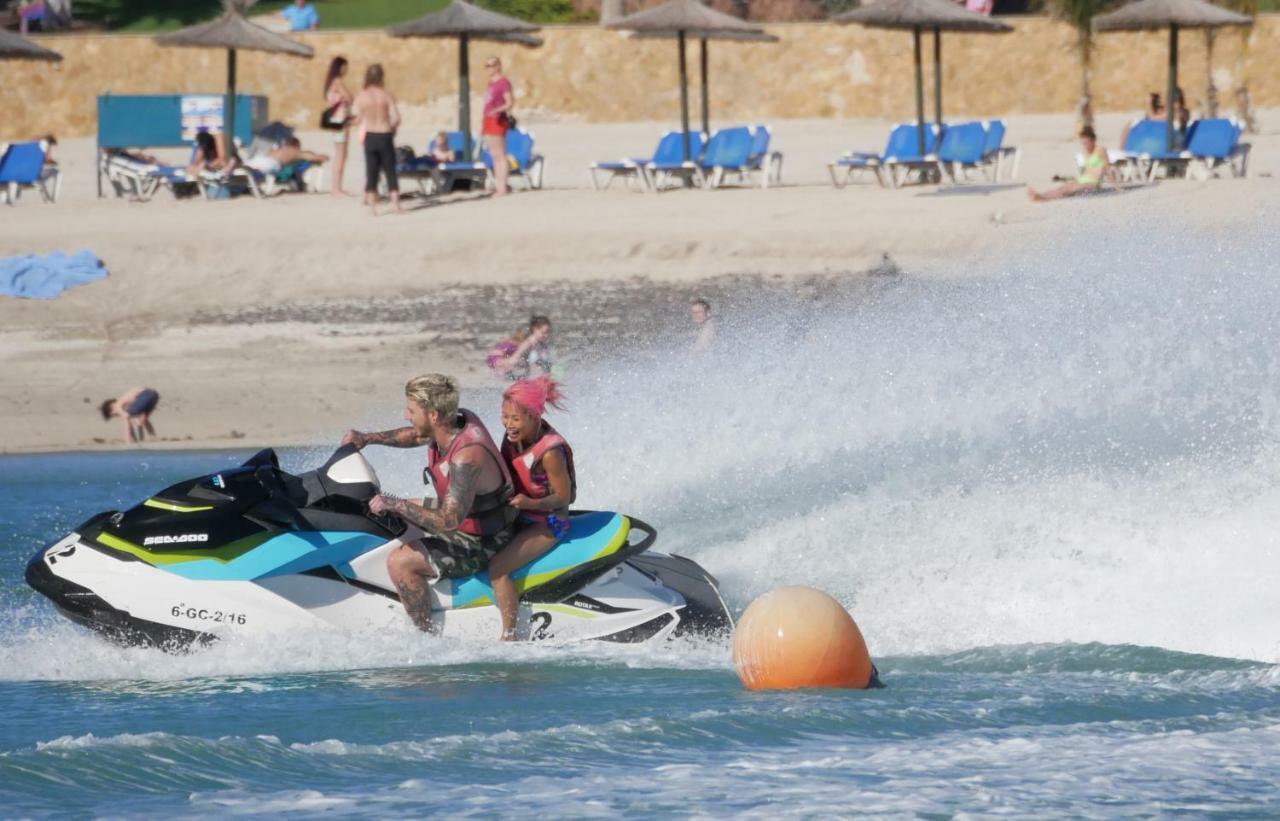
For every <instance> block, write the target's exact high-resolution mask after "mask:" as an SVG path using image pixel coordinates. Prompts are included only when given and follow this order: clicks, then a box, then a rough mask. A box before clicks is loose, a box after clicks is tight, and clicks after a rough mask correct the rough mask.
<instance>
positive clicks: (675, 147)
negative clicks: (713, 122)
mask: <svg viewBox="0 0 1280 821" xmlns="http://www.w3.org/2000/svg"><path fill="white" fill-rule="evenodd" d="M695 140H696V141H697V144H699V145H701V143H702V135H700V134H697V135H695V134H694V132H690V133H689V142H690V147H691V148H692V146H693V144H694V141H695ZM680 142H681V139H680V132H679V131H668V132H667V133H665V134H663V135H662V136H661V137H659V138H658V145H657V146H656V147H655V148H654V149H653V154H652V155H651V156H648V157H627V158H625V159H621V160H600V161H599V162H593V163H591V165H589V166H587V169H588V171H590V173H591V187H592V188H594V189H595V190H597V191H603V190H604V189H606V188H608V187H609V185H610V184H612V183H613V181H614V180H615V179H616V178H618V177H622V178H623V179H624V180H625V181H626V182H627V184H628V185H630V184H631V183H632V182H639V183H640V185H642V186H647V185H648V180H647V179H646V177H645V175H644V167H645V166H646V165H648V164H649V163H651V162H653V161H654V160H655V159H658V158H661V157H672V156H674V157H679V156H680V153H681V147H680ZM601 173H605V174H608V175H609V176H607V177H605V179H604V185H601V184H600V176H599V175H600V174H601Z"/></svg>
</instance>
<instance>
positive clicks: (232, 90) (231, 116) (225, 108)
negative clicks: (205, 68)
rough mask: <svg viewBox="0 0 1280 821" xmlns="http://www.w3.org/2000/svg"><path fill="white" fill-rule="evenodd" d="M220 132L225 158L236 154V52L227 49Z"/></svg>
mask: <svg viewBox="0 0 1280 821" xmlns="http://www.w3.org/2000/svg"><path fill="white" fill-rule="evenodd" d="M222 131H223V134H224V136H225V137H226V140H227V146H226V147H227V157H228V158H230V157H231V156H232V155H234V154H235V153H236V50H235V49H233V48H229V49H227V99H226V100H224V101H223V105H222Z"/></svg>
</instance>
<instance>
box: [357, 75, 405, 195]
mask: <svg viewBox="0 0 1280 821" xmlns="http://www.w3.org/2000/svg"><path fill="white" fill-rule="evenodd" d="M385 82H386V75H385V74H384V73H383V71H382V66H381V64H379V63H374V64H373V65H371V66H369V69H368V70H367V71H366V72H365V74H364V88H363V89H362V90H361V91H360V93H359V94H357V95H356V98H355V100H354V101H353V102H352V103H351V111H352V113H353V114H354V115H355V118H356V134H357V139H358V140H359V141H360V142H361V143H363V144H364V170H365V183H364V202H365V205H367V206H369V213H371V214H373V215H374V216H375V217H376V216H378V175H379V173H381V174H382V175H383V176H385V177H386V178H387V191H388V193H389V194H390V196H391V209H392V210H393V211H395V212H396V213H400V212H401V211H400V181H399V178H398V177H397V176H396V146H395V137H396V129H397V128H399V127H400V109H399V108H398V107H397V106H396V99H395V97H392V96H391V93H390V92H388V91H387V89H386V88H385V87H384V85H383V84H384V83H385Z"/></svg>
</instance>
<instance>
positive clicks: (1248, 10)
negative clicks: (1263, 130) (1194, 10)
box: [1209, 0, 1258, 134]
mask: <svg viewBox="0 0 1280 821" xmlns="http://www.w3.org/2000/svg"><path fill="white" fill-rule="evenodd" d="M1219 2H1221V3H1222V5H1224V6H1226V7H1227V8H1229V9H1231V10H1232V11H1238V12H1240V13H1241V14H1247V15H1249V16H1250V17H1253V18H1257V16H1258V0H1219ZM1252 34H1253V26H1252V25H1249V26H1243V27H1242V28H1241V29H1240V56H1239V57H1238V58H1237V59H1236V70H1235V72H1234V73H1235V77H1236V91H1235V94H1236V116H1238V117H1239V118H1240V122H1242V123H1244V127H1245V131H1248V132H1249V133H1251V134H1256V133H1257V131H1258V121H1257V120H1256V119H1255V118H1254V115H1253V104H1252V103H1251V102H1250V101H1249V76H1248V74H1247V71H1246V69H1247V66H1248V62H1249V38H1250V36H1251V35H1252ZM1209 75H1210V76H1209V85H1210V87H1211V88H1212V86H1213V65H1212V62H1211V63H1210V65H1209Z"/></svg>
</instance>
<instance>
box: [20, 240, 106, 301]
mask: <svg viewBox="0 0 1280 821" xmlns="http://www.w3.org/2000/svg"><path fill="white" fill-rule="evenodd" d="M106 275H107V269H106V268H104V267H103V265H102V260H100V259H98V258H97V257H96V256H94V255H93V254H91V253H89V252H88V251H78V252H76V253H74V254H64V253H62V252H61V251H58V252H55V253H52V254H44V255H41V256H34V255H33V256H25V257H9V258H8V259H0V295H4V296H18V297H26V298H27V299H53V298H54V297H56V296H57V295H58V294H60V293H62V292H63V291H65V290H66V289H67V288H70V287H71V286H72V285H83V284H84V283H86V282H93V281H94V280H97V279H103V278H105V277H106Z"/></svg>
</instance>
